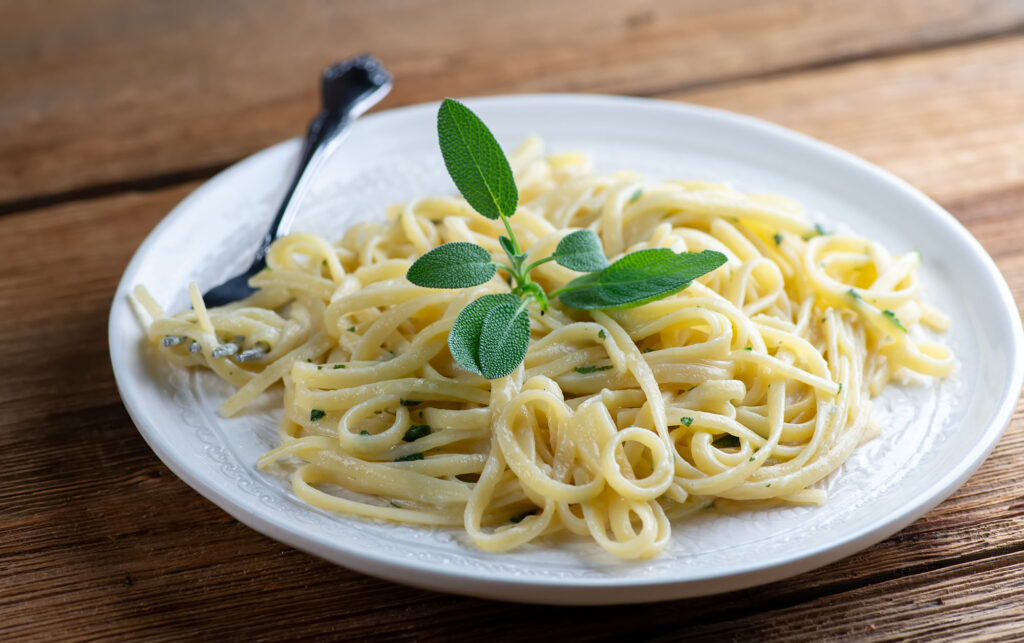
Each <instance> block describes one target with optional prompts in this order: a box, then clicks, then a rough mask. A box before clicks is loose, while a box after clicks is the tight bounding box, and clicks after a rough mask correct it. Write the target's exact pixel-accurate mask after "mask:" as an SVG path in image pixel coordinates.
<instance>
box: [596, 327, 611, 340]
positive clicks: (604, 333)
mask: <svg viewBox="0 0 1024 643" xmlns="http://www.w3.org/2000/svg"><path fill="white" fill-rule="evenodd" d="M597 336H598V337H600V338H601V339H604V338H605V337H608V333H606V332H604V329H603V328H602V329H601V330H599V331H598V332H597Z"/></svg>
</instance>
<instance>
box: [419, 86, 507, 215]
mask: <svg viewBox="0 0 1024 643" xmlns="http://www.w3.org/2000/svg"><path fill="white" fill-rule="evenodd" d="M437 138H438V142H439V143H440V145H441V156H443V157H444V164H445V167H447V168H448V174H449V175H450V176H451V177H452V181H454V182H455V187H457V188H458V189H459V192H461V193H462V196H463V197H464V198H465V199H466V202H467V203H469V205H470V206H471V207H472V208H473V209H474V210H476V211H477V212H479V213H480V214H482V215H484V216H485V217H487V218H488V219H497V218H499V217H500V216H506V217H510V216H512V215H513V214H515V211H516V205H518V203H519V192H518V190H517V189H516V182H515V179H514V178H513V176H512V168H511V167H510V166H509V164H508V159H507V158H505V154H504V152H502V151H501V146H500V145H498V141H496V140H495V139H494V135H493V134H491V130H489V129H488V128H487V126H486V125H484V122H483V121H481V120H480V118H479V117H478V116H477V115H476V114H474V113H473V112H472V111H470V109H469V108H468V107H466V106H465V105H463V104H462V103H460V102H458V101H455V100H452V99H450V98H446V99H444V101H442V102H441V106H440V107H439V108H438V110H437Z"/></svg>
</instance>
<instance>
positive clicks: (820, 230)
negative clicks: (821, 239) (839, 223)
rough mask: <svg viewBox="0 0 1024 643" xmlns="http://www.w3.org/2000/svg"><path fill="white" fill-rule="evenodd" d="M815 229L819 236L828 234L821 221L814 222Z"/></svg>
mask: <svg viewBox="0 0 1024 643" xmlns="http://www.w3.org/2000/svg"><path fill="white" fill-rule="evenodd" d="M814 231H815V232H817V233H818V235H819V236H823V235H826V234H828V233H827V232H825V228H823V227H821V224H820V223H815V224H814Z"/></svg>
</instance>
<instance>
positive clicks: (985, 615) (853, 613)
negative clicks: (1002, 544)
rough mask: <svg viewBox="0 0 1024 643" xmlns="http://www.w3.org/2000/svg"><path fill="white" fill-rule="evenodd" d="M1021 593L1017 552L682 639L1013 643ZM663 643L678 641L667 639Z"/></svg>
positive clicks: (1022, 610)
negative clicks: (740, 636)
mask: <svg viewBox="0 0 1024 643" xmlns="http://www.w3.org/2000/svg"><path fill="white" fill-rule="evenodd" d="M1021 590H1024V550H1017V551H1014V552H1012V553H1006V554H1002V555H998V556H993V557H992V558H990V559H987V560H985V561H983V562H980V563H974V562H971V563H964V564H959V565H953V566H950V567H947V568H944V569H941V570H938V571H934V572H928V573H925V574H919V575H916V576H910V577H907V578H895V579H893V580H891V581H888V582H885V583H879V584H877V585H872V586H870V587H861V588H857V589H855V590H851V591H848V592H843V593H839V594H833V595H829V596H824V597H821V598H818V599H815V600H810V601H807V602H806V603H802V604H800V605H796V606H793V607H790V608H786V609H780V610H771V611H766V612H762V613H759V614H756V615H754V616H750V617H746V618H741V619H736V620H731V621H728V622H723V623H716V624H710V625H705V626H701V627H696V628H692V629H688V630H686V632H685V633H686V637H687V639H688V640H694V641H721V640H723V639H725V638H726V637H730V636H732V637H735V636H737V635H738V634H739V633H741V632H746V633H748V634H752V635H753V637H754V638H756V639H757V640H761V641H823V640H857V641H891V640H894V639H900V640H912V641H939V640H958V641H963V640H985V641H996V640H999V641H1019V640H1020V636H1021V620H1022V619H1024V603H1022V602H1021V599H1020V594H1021ZM655 640H657V639H655ZM663 640H670V641H671V640H678V634H677V632H675V631H666V632H665V634H664V637H663Z"/></svg>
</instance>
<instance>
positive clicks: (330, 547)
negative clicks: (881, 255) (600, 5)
mask: <svg viewBox="0 0 1024 643" xmlns="http://www.w3.org/2000/svg"><path fill="white" fill-rule="evenodd" d="M460 100H465V102H466V103H467V104H469V105H471V106H484V107H485V106H487V105H489V104H499V105H500V104H509V103H511V104H515V103H535V102H545V101H547V102H555V103H571V104H574V105H578V106H581V108H583V109H586V108H588V107H594V106H598V105H607V106H616V107H620V108H625V109H631V110H654V111H660V112H675V113H676V114H683V115H688V116H694V115H696V116H701V117H704V118H711V119H714V120H719V121H724V122H725V123H726V124H727V125H731V126H739V127H741V128H753V129H755V130H758V131H760V132H762V133H765V134H769V135H772V136H774V137H782V138H784V139H789V140H791V141H793V142H795V143H797V144H799V145H801V146H804V147H807V148H810V149H812V150H813V151H815V152H817V153H820V154H825V155H829V156H833V157H836V158H838V159H840V160H842V161H844V162H845V163H846V164H849V165H852V166H853V167H854V168H856V169H857V170H859V171H861V172H863V173H867V174H868V175H870V176H871V177H872V178H873V179H875V180H881V181H883V182H885V183H888V184H889V185H890V186H891V187H893V188H896V189H898V190H899V191H901V192H903V193H904V194H906V195H907V196H909V197H912V198H913V200H914V201H915V202H916V203H917V205H919V206H921V207H922V209H924V210H927V211H928V212H929V216H930V218H931V219H932V220H933V221H934V222H935V223H942V224H944V225H945V226H946V227H947V228H949V229H950V231H951V232H953V233H954V234H955V236H957V237H958V238H959V239H960V240H961V241H963V242H965V243H966V246H967V247H968V248H969V249H970V250H971V252H972V254H973V255H974V258H976V259H978V260H979V261H980V263H981V266H982V267H983V268H984V270H985V273H986V275H987V277H988V278H989V280H990V283H991V284H992V285H994V286H995V290H996V291H997V292H998V294H999V299H1000V302H999V303H1000V309H999V311H998V312H999V313H1000V314H1006V321H1008V322H1009V325H1010V326H1011V328H1012V331H1013V332H1012V337H1011V338H1007V339H1009V342H1008V344H1012V346H1007V349H1011V348H1012V350H1007V353H1008V354H1009V355H1010V360H1009V368H1008V372H1009V377H1008V378H1007V379H1006V382H1005V386H1004V388H1003V391H1001V394H1000V396H999V398H997V399H999V404H998V405H997V406H996V408H995V412H994V413H993V414H992V416H991V419H990V421H989V422H988V424H987V425H986V426H985V429H984V431H983V432H981V433H980V434H979V439H978V440H977V441H976V442H975V444H974V446H973V448H972V449H971V450H970V451H969V452H968V453H967V454H966V457H964V458H962V459H961V460H959V461H958V462H957V466H955V467H953V468H951V469H949V470H948V471H947V472H946V473H945V475H943V476H942V477H940V478H937V479H936V481H935V482H933V483H932V484H931V485H929V490H935V491H930V492H929V493H927V494H922V495H921V496H920V497H918V498H917V499H915V500H914V502H912V503H910V504H909V505H908V507H909V508H908V509H905V510H904V511H902V512H901V513H899V514H898V515H897V516H896V517H895V518H894V517H893V516H891V515H885V516H878V517H876V518H875V519H873V520H871V521H870V522H868V523H867V524H866V525H865V526H863V527H862V528H860V529H859V530H857V531H855V532H853V533H851V534H849V535H847V536H845V537H844V538H843V539H842V540H840V541H837V542H830V543H827V544H821V545H819V546H817V547H815V548H812V549H809V550H802V551H800V552H798V553H794V554H791V555H789V556H786V557H782V558H776V559H775V560H774V561H773V562H772V563H771V564H770V565H767V566H766V565H764V564H758V563H750V564H748V565H745V566H740V567H729V568H726V569H724V570H723V571H722V572H721V573H718V574H711V575H705V576H703V577H701V578H699V579H684V580H678V579H675V580H674V579H672V578H666V577H651V578H643V577H640V578H636V577H633V578H628V577H627V578H622V577H617V576H608V577H575V578H568V579H566V578H557V579H556V578H547V577H540V578H538V577H529V578H521V577H515V576H511V577H494V576H493V575H492V574H489V573H487V572H483V571H479V570H470V569H465V568H458V569H455V570H446V569H445V568H444V567H438V566H437V565H436V564H433V563H427V562H422V561H419V560H416V559H411V558H406V559H401V560H396V559H394V558H391V557H388V556H386V555H383V554H379V553H378V552H377V551H376V550H373V549H367V550H359V549H357V548H355V547H353V546H351V545H350V544H348V543H346V542H345V541H340V540H330V539H329V538H327V537H326V535H323V534H316V533H313V532H309V531H305V530H297V529H293V528H289V525H287V524H282V521H281V520H279V519H274V517H273V516H270V517H268V516H266V515H262V514H260V513H258V512H253V511H251V510H250V509H249V508H247V507H245V506H243V505H241V504H240V503H238V502H236V501H235V500H234V499H233V498H231V497H230V495H229V494H226V493H224V492H222V491H220V490H219V488H218V487H217V486H216V485H212V484H209V483H208V482H207V481H206V480H204V479H203V478H202V477H201V476H200V475H198V474H197V473H195V472H193V471H192V470H191V469H189V468H188V467H186V466H184V464H183V463H181V462H178V460H177V458H175V457H173V456H172V455H171V448H170V445H169V443H168V442H167V441H166V440H165V439H164V438H163V436H162V433H161V431H160V430H159V429H158V428H157V427H156V426H152V425H150V424H149V423H148V422H147V421H146V419H145V417H144V414H143V413H142V412H141V409H140V408H138V406H137V402H136V401H135V400H133V399H132V396H131V394H130V391H129V382H128V381H126V379H125V378H126V375H125V374H124V373H119V367H118V363H119V362H123V361H124V354H125V351H126V350H128V349H127V347H126V346H124V345H123V344H125V343H124V342H119V341H118V339H119V336H120V334H119V331H120V327H119V325H118V320H117V314H118V309H119V307H122V306H127V305H129V304H128V303H127V301H126V295H127V293H129V292H130V291H131V289H132V287H134V285H135V282H134V275H135V274H136V273H137V272H138V270H139V267H140V265H141V263H142V262H143V260H144V258H145V256H146V255H147V254H148V253H149V251H150V250H151V248H152V247H153V246H154V245H156V242H157V241H156V240H157V238H158V237H160V235H161V233H162V231H163V230H165V229H167V228H169V227H170V226H171V225H172V223H173V221H175V220H176V219H177V218H179V217H182V216H185V214H186V213H187V211H188V210H189V209H190V208H191V205H192V203H193V202H200V201H202V200H203V198H204V197H205V195H207V194H208V193H210V192H212V191H214V190H215V189H217V188H218V187H219V186H221V185H222V184H224V183H227V182H229V181H231V180H232V179H233V177H234V176H235V175H236V174H240V173H244V172H245V171H246V170H247V169H248V168H249V167H251V166H252V165H254V164H257V163H259V162H261V161H262V160H264V159H266V158H268V157H271V156H273V155H277V154H282V153H285V150H286V149H287V148H289V147H297V145H298V140H299V139H297V138H295V139H289V140H286V141H282V142H279V143H276V144H273V145H271V146H269V147H266V148H264V149H262V150H259V151H257V152H255V153H253V154H251V155H249V156H247V157H246V158H244V159H242V160H240V161H238V162H236V163H234V164H232V165H230V166H229V167H227V168H225V169H224V170H222V171H220V172H218V173H217V174H216V175H214V176H213V177H211V178H209V179H208V180H206V181H205V182H204V183H203V184H202V185H200V186H199V187H198V188H196V189H195V190H194V191H193V192H191V193H190V194H188V195H187V196H186V197H185V198H184V199H183V200H182V201H181V202H179V203H178V204H177V205H176V206H175V207H174V208H173V209H172V210H171V211H170V212H169V213H168V214H166V215H165V216H164V217H163V218H162V219H161V221H160V222H159V223H158V224H157V225H156V227H154V228H153V230H151V231H150V232H149V234H148V235H147V236H146V238H145V240H144V241H143V242H142V243H141V244H140V246H139V248H138V249H137V250H136V251H135V253H134V254H133V256H132V259H131V261H130V262H129V263H128V265H127V267H126V268H125V271H124V273H123V275H122V277H121V279H120V280H119V282H118V286H117V290H116V292H115V295H114V298H113V300H112V302H111V308H110V313H109V318H108V343H109V350H110V358H111V365H112V368H113V372H114V378H115V381H116V383H117V388H118V392H119V395H120V397H121V400H122V403H123V404H124V405H125V408H126V409H127V411H128V414H129V416H130V417H131V418H132V421H133V423H134V424H135V426H136V428H137V430H138V431H139V433H140V434H141V435H142V437H143V439H144V440H145V441H146V443H147V444H148V445H149V447H150V448H151V449H152V450H153V451H154V453H156V455H157V457H159V458H160V460H161V461H162V462H163V463H164V465H165V466H167V467H168V468H169V469H171V471H172V472H174V474H175V475H176V476H178V477H179V478H180V479H181V480H182V481H184V482H185V483H186V484H188V485H189V486H190V487H192V488H193V489H194V490H195V491H197V492H199V493H200V495H202V496H204V497H205V498H206V499H207V500H210V501H211V502H213V503H214V504H215V505H217V506H218V507H220V508H221V509H223V510H224V511H226V512H227V513H228V514H230V515H231V516H232V517H234V518H235V519H236V520H239V521H240V522H242V523H243V524H245V525H247V526H248V527H250V528H252V529H254V530H256V531H257V532H260V533H261V534H263V535H266V536H269V537H271V538H274V539H275V540H278V541H279V542H283V543H285V544H287V545H289V546H291V547H294V548H296V549H299V550H301V551H304V552H306V553H309V554H312V555H315V556H318V557H320V558H325V559H327V560H329V561H331V562H333V563H335V564H339V565H342V566H344V567H347V568H349V569H353V570H356V571H358V572H361V573H366V574H369V575H372V576H377V577H380V578H385V579H387V580H391V581H395V582H399V583H402V584H406V585H413V586H417V587H422V588H426V589H432V590H438V591H445V592H455V593H460V594H470V595H474V596H482V597H487V598H497V599H502V600H515V601H521V602H542V603H547V604H593V605H596V604H613V603H620V604H624V603H635V602H646V601H651V600H670V599H674V598H684V597H690V596H698V595H710V594H715V593H721V592H725V591H732V590H736V589H742V588H745V587H752V586H755V585H760V584H764V583H767V582H772V581H775V580H781V579H783V578H788V577H790V576H793V575H795V574H799V573H802V572H804V571H808V570H810V569H814V568H817V567H820V566H824V565H827V564H829V563H832V562H835V561H837V560H839V559H842V558H845V557H847V556H849V555H851V554H853V553H855V552H857V551H860V550H862V549H864V548H866V547H869V546H871V545H873V544H875V543H877V542H880V541H881V540H884V539H885V538H887V537H889V536H891V535H892V534H894V533H896V532H897V531H899V530H901V529H903V528H904V527H905V526H907V525H909V524H910V523H912V522H913V521H915V520H917V519H918V518H919V517H920V516H922V515H923V514H924V513H926V512H927V511H929V510H930V509H932V508H933V507H935V506H936V505H938V504H939V503H941V502H942V501H943V500H945V499H946V498H948V497H949V496H950V495H951V494H952V493H953V492H954V491H955V490H956V489H957V488H959V487H960V486H961V485H962V484H963V483H964V482H965V481H966V480H967V478H969V477H970V476H971V475H972V474H973V473H974V472H975V471H976V470H977V469H978V468H979V467H980V466H981V465H982V464H983V463H984V461H985V460H986V459H987V457H988V456H989V454H991V452H992V451H993V449H994V448H995V446H996V445H997V444H998V442H999V439H1000V437H1001V436H1002V435H1003V433H1004V431H1005V430H1006V428H1007V426H1008V425H1009V422H1010V419H1011V418H1012V414H1013V410H1014V408H1015V407H1016V403H1017V400H1018V398H1019V397H1020V392H1021V387H1022V384H1024V330H1022V324H1021V318H1020V314H1019V312H1018V309H1017V306H1016V302H1015V301H1014V298H1013V295H1012V292H1011V290H1010V288H1009V285H1008V284H1007V282H1006V279H1005V278H1004V277H1003V275H1002V273H1001V272H1000V271H999V269H998V267H997V266H996V264H995V262H994V260H993V259H992V258H991V256H990V255H989V254H988V253H987V252H986V251H985V249H984V248H983V247H982V246H981V244H980V243H979V242H978V241H977V239H975V238H974V236H973V235H971V233H970V232H969V231H968V230H967V229H966V227H964V226H963V224H961V223H960V222H959V221H958V220H957V219H956V218H955V217H954V216H953V215H952V214H950V213H949V212H948V211H947V210H945V209H944V208H943V207H942V206H940V205H939V204H938V203H936V202H935V201H933V200H932V199H931V198H929V197H928V196H926V195H925V194H924V193H922V192H921V191H920V190H918V189H917V188H915V187H913V186H912V185H910V184H909V183H907V182H906V181H904V180H903V179H901V178H899V177H897V176H895V175H894V174H892V173H891V172H889V171H887V170H884V169H882V168H881V167H878V166H876V165H874V164H872V163H870V162H868V161H866V160H864V159H862V158H860V157H858V156H855V155H853V154H852V153H850V152H846V151H845V150H842V149H840V148H838V147H835V146H833V145H831V144H829V143H825V142H823V141H820V140H818V139H815V138H812V137H810V136H807V135H806V134H802V133H800V132H797V131H794V130H791V129H788V128H785V127H782V126H780V125H776V124H774V123H770V122H767V121H764V120H761V119H759V118H756V117H753V116H748V115H744V114H738V113H734V112H730V111H727V110H722V109H719V108H713V107H706V106H700V105H693V104H689V103H682V102H676V101H667V100H662V99H654V98H636V97H625V96H611V95H603V94H567V93H531V94H510V95H493V96H480V97H467V98H465V99H460ZM438 104H439V101H429V102H424V103H418V104H415V105H408V106H403V107H398V108H394V109H390V110H383V111H380V112H375V113H372V114H369V115H367V116H364V117H362V118H361V119H360V121H374V122H375V121H377V120H386V119H388V118H404V117H407V116H409V115H414V114H415V113H417V112H421V111H428V110H434V109H436V106H437V105H438ZM495 555H496V556H498V555H500V554H495ZM411 570H412V571H415V573H416V576H415V577H409V572H410V571H411ZM439 570H440V571H439ZM453 585H454V586H453ZM540 587H544V588H549V589H550V588H563V589H565V590H566V591H565V592H564V594H555V595H553V594H551V593H546V594H544V595H543V597H541V596H538V595H535V594H532V593H531V590H534V589H537V588H540ZM626 588H629V589H633V590H635V593H634V594H632V595H630V596H623V595H622V594H621V591H622V590H623V589H626Z"/></svg>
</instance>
